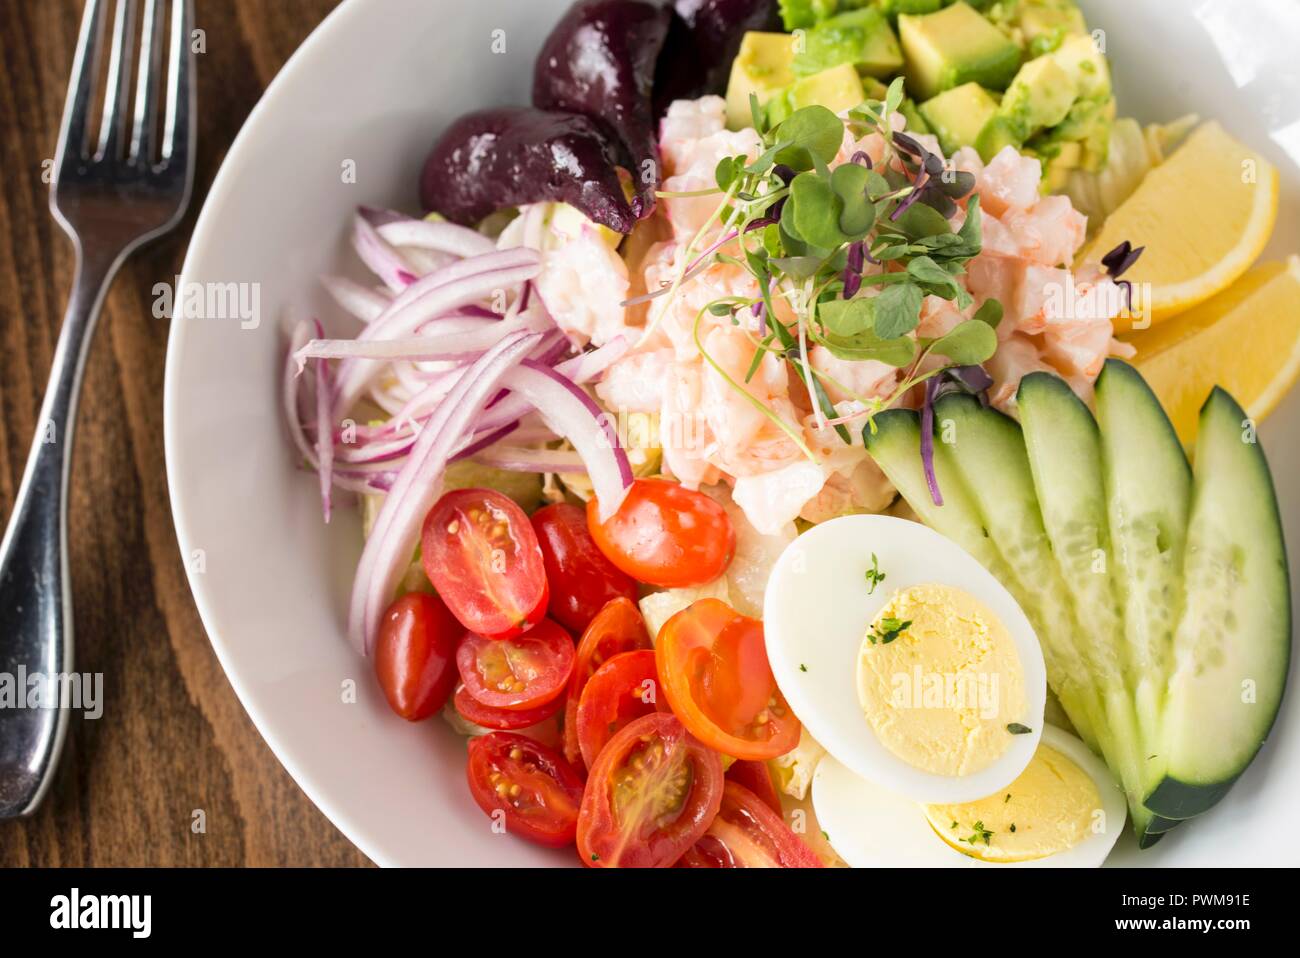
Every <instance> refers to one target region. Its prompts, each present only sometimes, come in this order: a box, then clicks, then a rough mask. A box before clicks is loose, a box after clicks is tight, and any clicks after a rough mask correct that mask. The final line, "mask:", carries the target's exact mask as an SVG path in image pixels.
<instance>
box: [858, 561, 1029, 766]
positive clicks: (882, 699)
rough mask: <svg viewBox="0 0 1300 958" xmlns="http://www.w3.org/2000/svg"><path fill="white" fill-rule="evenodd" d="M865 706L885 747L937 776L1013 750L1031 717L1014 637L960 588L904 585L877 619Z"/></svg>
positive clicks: (867, 654) (867, 647)
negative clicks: (1018, 729)
mask: <svg viewBox="0 0 1300 958" xmlns="http://www.w3.org/2000/svg"><path fill="white" fill-rule="evenodd" d="M858 700H859V701H860V702H861V704H862V710H863V712H864V714H865V715H866V719H867V721H868V722H869V723H870V725H871V727H872V729H874V731H875V733H876V737H877V738H878V739H879V740H880V742H881V744H883V745H884V746H885V748H887V749H889V751H890V752H892V753H893V754H894V755H896V756H898V757H899V758H900V759H902V760H903V761H905V762H907V763H908V764H910V765H913V766H915V767H916V768H919V769H921V770H923V771H926V772H930V773H933V774H935V775H949V776H958V775H972V774H974V773H976V772H979V771H982V770H983V769H985V768H988V767H989V766H990V765H992V764H993V763H994V762H995V761H997V760H998V758H1000V757H1001V756H1002V754H1003V753H1004V752H1005V751H1006V750H1007V749H1008V748H1009V747H1010V746H1011V744H1012V742H1013V740H1014V734H1013V733H1012V731H1011V730H1010V728H1009V727H1015V723H1017V722H1019V721H1020V720H1021V719H1022V718H1023V717H1024V712H1025V707H1026V699H1025V677H1024V669H1023V667H1022V666H1021V662H1020V654H1019V652H1018V651H1017V650H1016V645H1015V641H1014V640H1013V639H1012V638H1011V633H1010V632H1008V631H1007V628H1006V626H1005V625H1003V624H1002V622H1001V621H1000V620H999V619H998V618H997V616H995V615H994V614H993V613H992V612H991V611H989V610H988V609H987V608H986V607H985V606H984V605H983V603H981V602H980V601H979V600H977V599H976V598H975V597H974V596H972V595H970V594H969V593H967V592H963V591H962V590H961V589H955V588H952V587H950V586H945V585H933V584H926V585H915V586H910V587H908V588H906V589H901V590H899V591H898V592H896V593H894V595H893V596H892V597H891V598H890V600H889V601H888V602H887V603H886V604H885V606H884V608H882V609H881V610H880V612H879V613H878V614H877V615H876V617H875V619H874V620H873V621H872V623H871V627H870V628H869V629H868V631H867V635H866V637H865V638H864V639H863V642H862V650H861V653H860V654H859V657H858Z"/></svg>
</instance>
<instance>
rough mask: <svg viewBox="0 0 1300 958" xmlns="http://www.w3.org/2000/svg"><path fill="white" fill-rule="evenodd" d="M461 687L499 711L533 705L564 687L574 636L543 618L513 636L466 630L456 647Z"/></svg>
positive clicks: (544, 701)
mask: <svg viewBox="0 0 1300 958" xmlns="http://www.w3.org/2000/svg"><path fill="white" fill-rule="evenodd" d="M456 667H457V668H458V669H459V670H460V680H461V681H462V682H464V683H465V690H466V691H467V692H469V694H470V695H472V696H474V698H476V699H478V701H480V702H482V703H483V704H484V705H490V706H491V707H492V708H498V709H511V710H517V709H535V708H537V707H538V706H540V705H545V704H546V703H547V702H550V701H551V700H552V699H554V698H555V697H557V696H558V695H559V694H560V693H561V692H563V691H564V689H565V686H567V685H568V683H569V675H570V674H571V673H572V672H573V639H571V638H570V637H569V633H568V632H565V631H564V630H563V629H562V628H560V627H559V626H558V625H556V624H555V623H554V622H552V621H551V620H550V619H543V620H542V621H541V622H538V623H537V625H535V626H534V627H533V628H532V629H530V630H528V631H527V632H525V633H524V634H523V635H517V636H515V637H514V638H512V639H485V638H483V636H481V635H475V634H474V633H472V632H471V633H470V634H469V635H467V636H465V638H464V639H463V640H462V641H461V643H460V648H458V649H457V650H456Z"/></svg>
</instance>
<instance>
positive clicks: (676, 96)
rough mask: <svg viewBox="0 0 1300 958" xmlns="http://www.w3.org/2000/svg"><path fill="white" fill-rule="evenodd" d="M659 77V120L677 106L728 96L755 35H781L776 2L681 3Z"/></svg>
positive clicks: (685, 0)
mask: <svg viewBox="0 0 1300 958" xmlns="http://www.w3.org/2000/svg"><path fill="white" fill-rule="evenodd" d="M671 6H672V10H673V12H674V16H673V22H672V26H671V27H670V29H669V31H668V39H667V40H666V41H665V42H664V49H663V52H662V53H661V54H660V55H659V68H658V70H657V71H656V73H655V92H654V105H655V115H656V116H662V115H663V114H664V112H666V111H667V109H668V104H670V103H672V101H673V100H684V99H694V98H696V97H699V96H703V95H704V94H706V93H722V92H723V91H724V90H725V89H726V86H727V78H728V76H729V75H730V73H731V61H732V60H734V59H735V58H736V54H737V53H738V52H739V51H740V41H741V39H742V38H743V37H744V35H745V33H746V31H749V30H779V29H780V25H779V23H780V19H779V17H778V15H777V5H776V0H675V2H674V3H673V4H672V5H671Z"/></svg>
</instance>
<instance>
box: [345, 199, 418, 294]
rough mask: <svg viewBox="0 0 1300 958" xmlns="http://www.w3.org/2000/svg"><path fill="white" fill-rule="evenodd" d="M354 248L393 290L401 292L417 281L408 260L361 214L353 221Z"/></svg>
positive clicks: (371, 269) (372, 270) (362, 259)
mask: <svg viewBox="0 0 1300 958" xmlns="http://www.w3.org/2000/svg"><path fill="white" fill-rule="evenodd" d="M352 248H353V249H355V250H356V251H357V255H358V256H359V257H361V262H363V263H365V264H366V266H367V268H369V270H370V271H371V272H372V273H374V274H375V275H376V276H378V277H379V279H380V280H381V281H382V282H383V284H384V285H385V286H387V287H388V288H389V289H391V290H392V291H393V292H395V293H400V292H401V291H402V290H404V289H406V287H408V286H410V285H411V283H413V282H414V281H415V276H414V274H412V273H411V271H410V269H409V268H408V266H409V264H408V263H407V262H406V260H404V259H402V257H401V255H400V254H399V253H398V252H397V250H395V249H393V247H391V246H389V245H388V243H386V242H384V240H383V238H382V237H380V235H379V234H378V233H377V232H376V231H375V228H374V227H373V226H371V225H370V224H369V223H368V222H367V221H366V219H365V217H363V216H360V215H358V216H356V217H353V221H352Z"/></svg>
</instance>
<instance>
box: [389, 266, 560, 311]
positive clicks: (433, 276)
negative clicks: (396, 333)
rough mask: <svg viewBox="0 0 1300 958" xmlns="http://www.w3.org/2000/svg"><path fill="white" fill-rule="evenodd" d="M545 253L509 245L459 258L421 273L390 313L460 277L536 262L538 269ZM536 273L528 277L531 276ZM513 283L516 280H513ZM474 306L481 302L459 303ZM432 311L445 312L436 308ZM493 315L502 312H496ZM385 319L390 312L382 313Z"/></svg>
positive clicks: (465, 277)
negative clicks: (510, 247)
mask: <svg viewBox="0 0 1300 958" xmlns="http://www.w3.org/2000/svg"><path fill="white" fill-rule="evenodd" d="M541 262H542V261H541V256H540V255H539V254H538V253H537V252H536V251H534V250H529V249H508V250H502V251H501V252H499V253H488V254H485V255H483V256H474V257H471V258H470V259H461V260H456V261H455V262H454V263H451V264H449V265H447V266H444V267H443V268H442V269H439V270H435V271H434V272H432V273H430V274H429V275H427V276H422V277H420V279H419V280H417V281H416V282H414V283H412V284H411V285H410V286H409V287H407V288H406V289H404V290H403V291H402V292H401V293H399V294H398V295H397V296H396V297H395V298H394V299H393V302H392V305H391V306H390V307H389V309H388V311H387V312H389V313H396V312H399V311H402V310H405V309H406V308H407V307H408V306H411V305H412V304H414V303H416V302H418V301H420V300H421V299H422V298H423V297H425V296H426V295H428V294H429V293H432V292H433V291H434V290H437V289H440V288H441V287H443V286H449V285H450V284H452V283H454V282H456V281H457V280H463V279H472V278H474V277H476V276H482V275H483V274H484V273H488V272H491V271H493V270H508V269H520V268H524V267H528V266H535V267H536V268H537V270H538V272H540V271H541ZM531 278H532V276H528V277H526V279H531ZM510 285H513V284H510ZM502 288H503V289H505V288H508V286H507V284H504V283H503V284H502ZM471 306H478V304H477V303H474V304H469V303H467V304H465V306H462V307H458V308H457V311H458V312H460V311H463V310H464V309H467V308H470V307H471ZM431 315H441V313H439V312H434V313H432V314H431ZM492 315H494V316H496V315H499V314H498V313H493V314H492ZM382 319H384V320H385V321H387V320H388V317H387V316H384V317H382Z"/></svg>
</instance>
